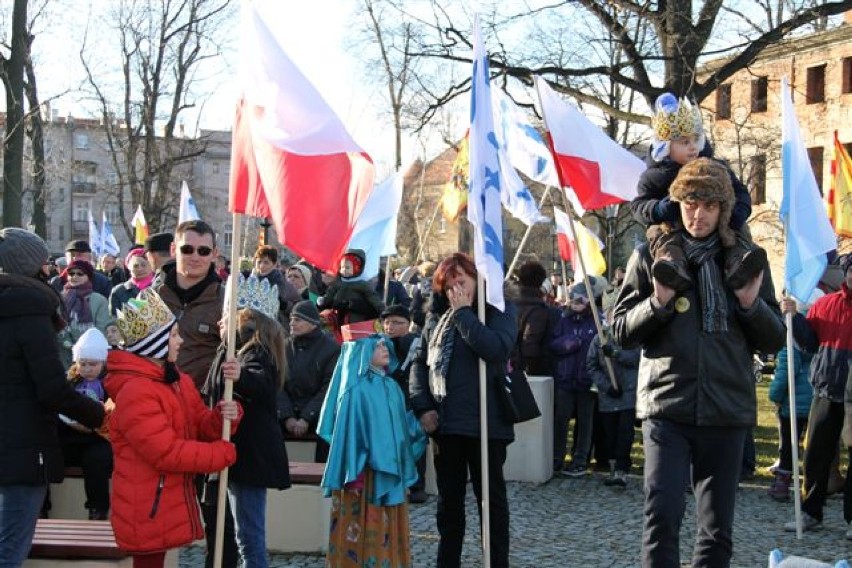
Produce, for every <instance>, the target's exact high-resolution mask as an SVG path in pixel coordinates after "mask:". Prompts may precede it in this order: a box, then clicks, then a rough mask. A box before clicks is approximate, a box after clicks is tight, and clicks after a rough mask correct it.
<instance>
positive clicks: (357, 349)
mask: <svg viewBox="0 0 852 568" xmlns="http://www.w3.org/2000/svg"><path fill="white" fill-rule="evenodd" d="M397 365H398V361H397V358H396V355H395V354H394V353H393V346H392V343H391V341H390V340H389V339H388V338H386V337H384V336H381V335H372V336H370V337H366V338H364V339H359V340H358V341H347V342H345V343H344V344H343V346H342V349H341V353H340V358H339V359H338V362H337V367H336V368H335V370H334V376H333V377H332V380H331V385H330V386H329V389H328V393H327V394H326V398H325V403H324V404H323V407H322V411H321V412H320V419H319V425H318V427H317V434H319V436H320V437H321V438H323V439H324V440H325V441H327V442H328V443H329V444H330V451H329V456H328V464H327V466H326V470H325V475H324V476H323V479H322V484H321V485H322V487H323V488H324V489H325V493H326V495H330V496H331V497H332V509H331V534H330V535H329V545H328V553H327V555H326V559H327V560H326V562H327V565H329V566H337V567H344V566H351V567H362V566H388V567H393V568H401V567H408V566H411V550H410V546H409V530H408V505H407V502H406V491H407V488H408V487H409V486H411V485H413V484H414V482H415V481H416V480H417V459H418V458H419V457H420V455H421V454H422V453H423V451H424V450H425V447H426V434H425V433H424V432H423V430H422V428H421V427H420V423H419V421H418V420H417V419H416V418H415V417H414V415H413V414H412V413H411V412H406V409H405V397H404V395H403V393H402V390H401V389H400V387H399V385H398V384H397V383H396V381H395V380H394V379H393V377H391V376H390V375H389V374H388V372H389V371H392V370H393V369H395V368H396V366H397Z"/></svg>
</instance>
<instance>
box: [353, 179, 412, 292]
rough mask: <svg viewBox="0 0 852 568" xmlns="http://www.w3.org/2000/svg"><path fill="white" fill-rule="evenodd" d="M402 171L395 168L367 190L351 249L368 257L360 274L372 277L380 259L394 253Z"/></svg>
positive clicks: (400, 198)
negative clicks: (394, 170)
mask: <svg viewBox="0 0 852 568" xmlns="http://www.w3.org/2000/svg"><path fill="white" fill-rule="evenodd" d="M402 181H403V180H402V174H401V173H399V172H397V173H395V174H393V175H391V176H390V177H389V178H388V179H386V180H385V181H383V182H382V183H380V184H378V185H377V186H376V187H374V188H373V191H372V193H370V197H369V199H367V203H366V204H365V205H364V209H363V210H362V211H361V214H360V215H359V216H358V220H357V221H356V222H355V228H354V229H353V230H352V238H350V239H349V246H347V247H346V248H350V249H361V250H363V251H364V254H365V255H366V257H367V260H366V261H365V262H364V271H363V272H362V276H363V277H364V278H366V279H369V278H372V277H373V276H376V275H377V274H378V273H379V264H380V259H381V257H383V256H391V255H395V254H396V225H397V216H398V214H399V207H400V205H402Z"/></svg>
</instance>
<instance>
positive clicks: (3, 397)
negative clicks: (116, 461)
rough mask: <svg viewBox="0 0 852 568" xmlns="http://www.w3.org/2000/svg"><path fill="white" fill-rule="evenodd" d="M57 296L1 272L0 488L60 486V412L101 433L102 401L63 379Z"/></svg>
mask: <svg viewBox="0 0 852 568" xmlns="http://www.w3.org/2000/svg"><path fill="white" fill-rule="evenodd" d="M58 307H59V296H58V295H57V294H56V293H55V292H54V291H53V290H51V289H50V287H49V286H47V285H46V284H43V283H41V282H39V281H38V280H36V279H35V278H27V277H25V276H18V275H14V274H2V273H0V485H14V484H21V485H38V484H44V483H47V482H59V481H62V476H63V471H64V465H63V460H62V449H61V447H60V445H59V437H58V434H57V419H56V414H57V413H61V414H64V415H65V416H68V417H69V418H72V419H74V420H76V421H77V422H80V423H81V424H83V425H85V426H88V427H89V428H97V427H99V426H100V425H101V423H102V422H103V420H104V408H103V405H102V404H100V403H99V402H96V401H93V400H92V399H90V398H88V397H87V396H85V395H82V394H79V393H77V392H76V391H75V390H74V387H73V386H72V385H71V383H69V382H68V381H67V380H66V378H65V369H64V368H63V367H62V363H61V362H60V360H59V346H58V344H57V340H56V329H55V328H54V323H53V322H54V321H55V317H56V314H57V308H58Z"/></svg>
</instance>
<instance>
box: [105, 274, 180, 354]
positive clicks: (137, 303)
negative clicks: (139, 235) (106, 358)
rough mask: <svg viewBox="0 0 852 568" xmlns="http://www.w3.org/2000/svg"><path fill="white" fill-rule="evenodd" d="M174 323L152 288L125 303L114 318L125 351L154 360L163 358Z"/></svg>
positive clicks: (167, 309) (166, 307) (172, 317)
mask: <svg viewBox="0 0 852 568" xmlns="http://www.w3.org/2000/svg"><path fill="white" fill-rule="evenodd" d="M176 321H177V320H176V319H175V316H174V315H173V314H172V312H171V311H170V310H169V307H168V306H167V305H166V303H165V302H164V301H163V299H162V298H160V296H159V294H157V293H156V292H155V291H154V290H152V289H151V288H145V289H144V290H142V291H141V292H140V293H139V295H138V296H137V297H136V298H131V299H130V300H128V301H127V303H126V304H124V306H123V307H122V308H121V309H120V310H118V312H117V317H116V323H117V324H118V330H119V331H120V332H121V336H122V337H123V338H124V342H123V343H122V347H123V348H124V350H125V351H129V352H130V353H135V354H136V355H141V356H142V357H151V358H153V359H165V358H166V355H167V354H168V352H169V333H170V332H171V330H172V326H173V325H174V324H175V322H176Z"/></svg>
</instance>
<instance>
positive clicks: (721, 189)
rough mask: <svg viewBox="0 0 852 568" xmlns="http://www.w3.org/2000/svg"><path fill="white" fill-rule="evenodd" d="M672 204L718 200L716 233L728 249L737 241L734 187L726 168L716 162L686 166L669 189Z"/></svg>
mask: <svg viewBox="0 0 852 568" xmlns="http://www.w3.org/2000/svg"><path fill="white" fill-rule="evenodd" d="M669 195H670V196H671V199H672V200H673V201H677V202H684V201H691V200H695V201H716V202H718V203H719V204H720V213H719V226H718V228H717V231H718V233H719V239H720V240H721V241H722V245H723V246H726V247H729V246H732V245H733V244H734V242H735V241H736V235H735V234H734V231H733V229H731V212H732V211H733V208H734V202H735V198H734V188H733V186H732V185H731V176H730V174H729V173H728V170H727V168H725V166H724V165H723V164H721V163H719V162H717V161H716V160H711V159H709V158H698V159H696V160H693V161H691V162H689V163H688V164H685V165H684V166H683V167H682V168H681V169H680V171H679V172H678V174H677V177H676V178H675V180H674V181H673V182H672V185H671V187H670V188H669Z"/></svg>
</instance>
